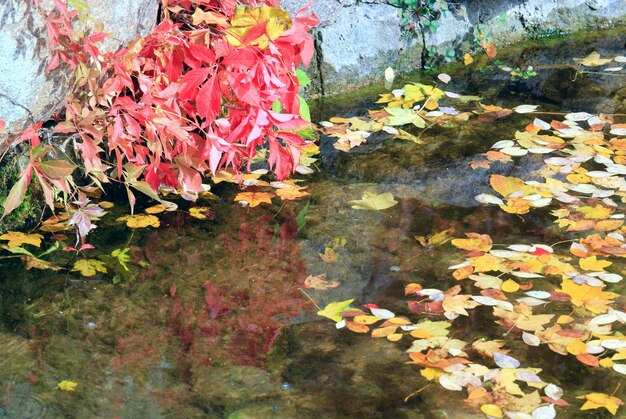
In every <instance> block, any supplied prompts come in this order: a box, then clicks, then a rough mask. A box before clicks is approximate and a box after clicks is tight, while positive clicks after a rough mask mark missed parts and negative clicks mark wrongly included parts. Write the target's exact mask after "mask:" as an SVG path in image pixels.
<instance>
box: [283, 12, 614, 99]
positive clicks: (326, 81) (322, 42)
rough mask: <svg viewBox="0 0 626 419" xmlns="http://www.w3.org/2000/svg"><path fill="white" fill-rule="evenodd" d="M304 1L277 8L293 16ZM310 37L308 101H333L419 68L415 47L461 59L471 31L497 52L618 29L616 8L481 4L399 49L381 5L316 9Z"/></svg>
mask: <svg viewBox="0 0 626 419" xmlns="http://www.w3.org/2000/svg"><path fill="white" fill-rule="evenodd" d="M307 1H308V0H283V2H282V5H283V7H285V8H286V9H287V10H289V11H290V12H295V11H296V10H298V9H299V8H300V7H302V6H303V5H304V4H306V3H307ZM311 9H312V10H313V11H314V12H315V13H316V14H317V15H318V17H319V18H320V24H319V25H318V27H317V28H315V29H314V31H313V35H314V37H315V43H316V57H315V58H314V62H313V64H312V66H311V67H312V68H311V69H310V71H309V73H310V75H311V76H312V79H313V81H312V84H311V87H310V88H309V91H308V92H307V93H309V95H313V96H315V95H326V96H327V95H333V94H336V93H339V92H345V91H347V90H353V89H355V88H357V87H361V86H364V85H367V84H371V83H373V82H382V79H383V72H384V69H385V68H386V67H387V66H392V67H393V68H394V69H395V70H396V72H398V73H406V72H410V71H414V70H418V69H419V68H420V67H421V66H422V65H423V60H422V52H423V47H427V48H430V47H434V48H435V49H436V50H437V51H443V50H444V49H452V50H455V51H456V52H467V51H468V50H469V48H470V43H469V42H468V41H470V40H472V39H473V32H474V31H475V30H476V28H477V25H478V24H482V25H483V27H484V28H487V33H485V35H487V36H490V37H491V38H493V39H494V40H495V41H496V43H497V45H498V46H502V45H507V44H512V43H516V42H519V41H522V40H523V39H526V38H532V37H541V36H546V35H553V34H558V33H563V32H568V33H569V32H574V31H578V30H584V29H595V28H598V27H606V26H612V25H615V24H620V23H624V22H625V21H626V7H624V2H623V0H547V1H545V0H506V1H502V0H485V1H480V2H476V1H469V0H465V1H462V2H458V4H457V5H455V6H454V8H453V9H454V10H451V11H449V12H447V13H445V14H444V15H442V16H441V18H440V19H439V24H440V26H439V28H438V29H437V30H436V31H435V32H434V33H431V32H429V31H425V32H424V33H422V34H420V35H418V37H417V39H412V40H409V41H401V40H400V36H401V34H402V29H401V28H400V16H399V14H398V9H397V8H395V7H392V6H391V5H389V4H387V2H386V1H383V0H369V1H368V0H327V1H318V2H315V3H314V4H313V6H312V7H311Z"/></svg>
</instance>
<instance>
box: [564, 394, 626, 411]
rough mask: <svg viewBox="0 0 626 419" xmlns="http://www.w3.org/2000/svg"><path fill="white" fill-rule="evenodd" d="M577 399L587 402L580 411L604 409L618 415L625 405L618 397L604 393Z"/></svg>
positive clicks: (585, 395)
mask: <svg viewBox="0 0 626 419" xmlns="http://www.w3.org/2000/svg"><path fill="white" fill-rule="evenodd" d="M576 398H577V399H584V400H586V402H585V404H583V406H582V407H581V408H580V410H590V409H599V408H601V407H604V408H605V409H606V410H608V411H609V412H611V414H613V415H615V414H617V409H619V407H620V406H621V405H623V404H624V402H622V401H621V400H620V399H618V398H617V397H614V396H609V395H608V394H604V393H589V394H583V395H582V396H578V397H576Z"/></svg>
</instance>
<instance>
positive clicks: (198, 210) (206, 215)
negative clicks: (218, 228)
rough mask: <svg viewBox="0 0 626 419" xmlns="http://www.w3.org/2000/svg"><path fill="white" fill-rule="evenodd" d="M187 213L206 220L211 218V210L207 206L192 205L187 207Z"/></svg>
mask: <svg viewBox="0 0 626 419" xmlns="http://www.w3.org/2000/svg"><path fill="white" fill-rule="evenodd" d="M189 215H191V216H192V217H193V218H197V219H198V220H208V219H210V218H213V211H212V210H211V208H209V207H192V208H189Z"/></svg>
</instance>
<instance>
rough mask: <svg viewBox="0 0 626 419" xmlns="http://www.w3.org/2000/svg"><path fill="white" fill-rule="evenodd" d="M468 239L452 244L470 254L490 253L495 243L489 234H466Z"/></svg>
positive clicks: (456, 240)
mask: <svg viewBox="0 0 626 419" xmlns="http://www.w3.org/2000/svg"><path fill="white" fill-rule="evenodd" d="M465 235H466V236H467V239H454V240H452V244H453V245H454V246H456V247H458V248H459V249H463V250H467V251H470V252H473V251H479V252H488V251H489V250H490V249H491V245H492V244H493V242H492V241H491V237H489V235H488V234H478V233H466V234H465Z"/></svg>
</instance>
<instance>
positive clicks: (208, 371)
mask: <svg viewBox="0 0 626 419" xmlns="http://www.w3.org/2000/svg"><path fill="white" fill-rule="evenodd" d="M624 35H625V33H624V32H620V31H616V32H611V33H607V34H605V35H603V36H602V37H600V36H595V37H593V36H592V37H588V38H583V39H578V40H571V41H568V40H553V41H550V42H549V43H547V44H545V45H537V46H530V47H526V48H522V49H518V50H513V51H512V52H510V53H509V55H505V58H506V59H507V60H510V61H511V62H515V60H517V61H519V62H525V63H533V64H534V65H535V66H549V65H552V64H559V63H563V62H570V60H571V57H573V56H577V57H582V56H585V55H587V54H588V53H589V52H591V51H594V50H597V51H598V52H600V53H601V54H603V55H616V54H623V53H624V44H623V42H624ZM505 58H503V59H505ZM450 74H453V81H452V82H451V83H450V86H449V89H450V90H454V91H459V92H462V93H464V94H475V95H480V96H482V97H484V98H485V100H488V101H489V103H492V104H494V105H499V106H506V107H513V106H516V105H519V104H524V103H532V104H538V105H541V106H542V109H543V110H545V111H565V112H569V111H586V112H590V113H598V112H609V113H624V111H626V105H625V102H624V98H626V90H625V88H624V84H623V78H620V77H610V76H603V75H596V74H586V75H584V76H582V77H578V78H577V79H575V80H573V79H572V77H573V74H572V71H571V70H569V69H545V70H542V71H540V74H539V76H537V77H535V78H532V79H529V80H522V81H517V82H512V81H511V80H510V79H509V78H508V77H507V76H505V75H503V74H502V72H498V70H485V71H483V72H471V71H469V70H467V69H464V68H459V69H457V70H456V71H450ZM433 78H434V75H424V74H418V75H414V76H412V78H411V80H419V81H422V82H424V83H428V82H431V81H432V80H433ZM381 91H382V87H377V88H376V89H368V90H366V91H362V92H360V93H358V94H356V95H351V96H349V97H345V98H339V99H333V100H329V101H325V102H321V103H318V104H317V106H316V108H315V109H314V119H315V120H324V119H328V118H330V117H332V116H336V115H339V116H342V117H351V116H355V115H356V116H359V115H363V114H365V113H366V110H367V109H376V108H378V107H379V106H378V105H375V104H374V102H375V100H376V98H377V94H378V93H380V92H381ZM528 122H529V117H528V116H527V115H514V116H512V117H510V118H505V119H502V120H497V121H493V122H492V123H486V124H477V125H470V124H466V125H459V126H458V127H454V128H446V129H443V128H433V129H431V130H429V131H427V132H425V133H424V134H423V135H422V137H421V140H422V141H423V144H415V143H411V142H403V141H397V140H390V139H389V138H387V137H385V136H384V135H380V136H378V137H373V138H371V139H369V140H368V143H367V144H365V145H364V146H362V147H360V148H356V149H353V150H352V151H351V152H350V153H343V152H338V151H336V150H334V149H333V148H332V144H331V138H329V137H322V139H321V149H322V155H321V157H320V161H319V166H320V169H321V171H320V172H319V173H316V174H314V175H312V176H311V177H310V179H308V181H307V182H308V184H309V185H310V186H309V188H310V190H311V193H312V195H311V197H310V200H308V202H307V201H300V202H295V203H288V204H285V205H284V206H281V205H279V204H274V205H268V206H262V207H258V208H243V207H240V206H239V205H235V204H233V202H232V197H233V196H234V193H235V190H234V188H232V187H230V186H223V184H220V185H217V186H216V187H215V188H214V190H213V192H214V193H215V195H216V196H215V197H214V198H213V199H210V200H206V201H204V202H202V203H203V204H204V205H207V206H209V207H211V209H212V211H213V213H212V216H211V217H210V219H208V220H197V219H194V218H191V217H190V216H189V214H188V213H187V212H186V211H184V209H185V208H184V204H181V210H180V211H177V212H173V213H166V214H164V215H160V218H161V226H160V227H159V228H156V229H154V228H148V229H143V230H130V229H128V228H126V227H125V226H124V225H123V224H121V223H116V222H115V218H116V216H120V215H124V214H125V213H126V212H127V208H125V207H124V203H123V201H122V200H116V207H115V208H114V209H112V210H111V211H110V212H111V214H109V215H107V216H106V217H105V218H103V220H101V221H100V222H98V224H99V228H98V229H97V230H96V231H95V232H94V233H93V235H92V238H91V240H92V242H93V244H94V245H95V246H96V250H89V251H87V255H88V256H89V257H91V258H96V259H100V260H102V261H103V262H105V263H107V266H109V267H110V268H109V269H110V272H108V273H107V274H98V275H96V276H94V277H92V278H90V279H85V278H83V277H81V276H80V275H78V274H77V273H67V272H63V273H60V272H52V271H40V270H36V269H33V270H28V271H27V270H25V269H24V268H23V265H22V263H21V262H20V260H19V259H15V258H5V259H0V272H1V273H2V274H1V275H2V279H1V286H0V417H7V418H40V417H41V418H59V417H67V418H71V417H76V418H90V417H102V418H107V417H108V418H114V417H120V418H127V419H130V418H146V417H150V418H158V417H171V418H194V417H198V418H199V417H229V418H257V417H282V418H307V417H311V418H319V417H394V418H430V417H434V418H439V417H441V418H444V417H447V418H468V417H474V416H475V417H483V416H484V415H483V414H481V413H480V412H478V411H477V410H473V409H470V408H469V407H466V406H465V405H463V404H461V403H458V402H457V401H458V400H460V399H461V398H462V397H461V396H460V395H458V394H455V392H450V391H445V390H443V389H442V388H441V387H438V386H437V385H436V384H435V385H428V381H426V380H425V379H424V378H423V377H422V376H421V375H420V374H419V372H418V370H419V369H418V368H416V367H415V366H413V365H407V364H406V361H407V360H408V359H407V356H406V353H405V350H406V349H407V347H408V343H406V344H405V343H402V342H395V343H394V342H388V341H386V340H385V339H372V338H371V337H370V336H367V335H358V334H354V333H351V332H349V331H347V330H345V329H343V330H336V329H335V326H334V324H333V323H332V322H330V321H328V320H327V319H323V318H321V317H319V316H316V315H315V312H316V311H317V310H318V309H317V308H316V306H315V305H317V306H319V307H324V306H325V305H326V304H328V303H331V302H333V301H340V300H346V299H351V298H354V299H356V300H357V301H358V302H360V303H376V304H378V305H380V306H381V307H385V308H389V309H392V310H395V311H397V312H398V313H403V312H406V311H407V309H406V299H405V297H404V295H403V294H404V292H403V290H404V287H405V285H407V284H408V283H411V282H417V283H420V284H421V285H423V287H424V288H441V289H447V288H449V287H451V286H453V285H455V284H456V283H457V281H456V280H455V279H454V278H452V277H451V275H450V271H449V270H448V266H449V265H451V264H454V263H458V262H459V261H460V260H462V257H461V254H460V253H459V252H458V251H457V249H453V248H452V247H451V246H441V247H432V248H427V249H423V248H420V247H418V246H417V245H416V241H415V239H414V236H424V235H428V234H432V233H436V232H439V231H442V230H446V229H453V230H454V231H455V235H456V236H462V235H463V233H464V232H469V231H477V232H480V233H484V234H489V235H490V236H491V237H492V238H493V241H494V243H554V242H557V241H559V240H562V239H563V233H562V231H560V230H559V229H558V228H556V227H555V226H554V225H553V224H552V223H551V222H550V221H549V217H548V211H547V210H541V209H539V210H536V211H534V212H532V213H531V214H529V215H527V216H524V218H521V217H519V216H516V215H514V214H507V213H504V212H503V211H501V210H500V209H499V208H497V207H487V206H479V205H478V203H477V202H476V201H475V200H474V196H475V195H477V194H480V193H483V192H487V191H488V190H489V189H490V187H489V180H488V179H489V176H490V175H491V174H493V173H500V174H505V175H520V176H521V175H524V176H525V178H530V177H532V176H533V171H534V170H536V169H537V168H538V167H539V166H538V162H537V161H536V160H533V159H532V158H526V159H521V160H519V161H517V162H516V163H509V164H495V165H493V166H492V167H491V168H490V169H489V170H473V169H472V168H471V167H470V166H469V162H470V161H471V160H473V159H475V155H477V154H479V153H482V152H485V151H486V150H488V149H489V147H490V146H491V145H492V144H493V143H494V142H496V141H498V140H502V139H508V138H510V137H512V136H513V135H514V133H515V131H516V130H520V129H522V130H523V127H524V126H525V125H526V124H527V123H528ZM364 191H378V192H379V193H380V192H386V191H389V192H392V193H393V195H394V196H395V197H396V199H398V201H399V204H398V205H396V206H395V207H392V208H390V209H389V210H386V211H385V212H384V213H383V212H374V211H356V210H354V209H352V208H351V207H350V206H349V205H348V204H347V201H349V200H354V199H359V198H360V197H361V195H362V193H363V192H364ZM146 205H149V204H146ZM305 205H308V207H307V210H306V224H305V225H304V227H302V228H299V226H298V220H297V216H298V214H299V213H300V214H303V213H302V212H301V211H303V209H304V207H305ZM138 210H139V211H140V210H142V207H140V208H138ZM333 243H334V244H335V245H334V247H335V250H336V253H337V261H336V262H334V263H327V262H324V261H323V260H321V258H320V256H319V254H320V253H323V252H324V249H325V248H326V247H328V246H330V245H333ZM337 243H340V245H337ZM49 244H50V243H48V244H47V245H49ZM68 244H71V243H68ZM44 246H45V245H44ZM123 248H129V249H130V250H129V256H130V261H129V262H128V268H129V269H128V270H126V269H125V268H124V267H123V266H122V265H120V264H119V263H117V264H116V261H115V259H114V258H113V257H112V256H110V253H111V252H112V251H114V250H115V249H123ZM61 253H62V254H61ZM72 255H73V254H72V253H70V252H55V253H54V254H52V256H51V260H52V261H54V262H56V263H58V264H61V265H66V266H71V264H72V263H73V261H74V260H73V259H72V258H73V257H74V256H72ZM622 268H623V266H622ZM322 273H326V274H327V278H328V279H330V280H336V281H339V283H340V285H339V286H338V287H336V288H332V289H329V290H323V291H322V290H315V289H307V290H306V291H305V292H306V293H305V292H303V291H302V290H301V288H302V287H303V284H304V281H305V278H306V277H307V276H308V275H319V274H322ZM114 275H115V276H116V280H115V281H114V282H115V283H112V280H111V278H112V277H113V276H114ZM621 291H622V292H623V288H622V289H621ZM562 314H567V313H566V312H564V313H562ZM487 316H488V312H487V311H486V310H481V309H477V310H474V311H473V312H472V314H471V315H470V316H468V317H467V318H462V319H459V320H457V321H455V323H454V326H453V334H454V337H455V338H457V339H468V340H470V339H476V338H479V337H485V338H487V339H496V338H499V339H502V338H503V336H506V330H505V329H503V328H500V327H496V325H495V324H494V323H493V322H492V321H490V320H489V319H488V318H487ZM510 349H512V350H513V351H514V353H515V354H516V356H517V357H518V358H519V359H520V360H523V361H526V360H530V361H532V364H533V365H541V367H542V368H544V371H543V373H542V374H543V375H542V377H544V378H546V379H550V380H552V381H551V382H555V383H558V384H559V385H561V386H563V387H566V388H567V389H568V390H570V391H573V394H578V393H580V392H583V391H592V390H595V391H606V389H609V388H614V387H615V386H616V384H618V383H619V381H620V380H619V378H617V377H616V376H615V374H613V375H607V374H606V373H604V372H603V371H597V372H596V371H595V370H590V369H589V368H586V367H585V366H583V365H582V364H580V363H578V362H576V361H575V360H574V361H572V360H571V358H570V359H568V358H567V357H564V356H561V355H558V354H556V353H554V352H551V351H548V350H546V349H541V348H528V347H525V346H523V344H521V343H520V342H519V341H512V343H511V346H510ZM63 380H70V381H73V382H76V383H78V386H77V388H76V390H75V391H72V392H65V391H60V390H59V389H58V388H56V387H57V384H58V383H59V382H61V381H63ZM624 387H626V386H623V385H622V387H621V389H619V390H618V392H617V393H616V395H617V396H620V395H621V396H622V398H623V396H624V394H625V393H624ZM418 389H419V390H421V391H419V392H416V390H418ZM414 392H416V393H415V394H414V395H413V396H412V397H409V398H408V399H406V398H407V396H409V395H412V394H413V393H414ZM568 400H570V401H572V400H571V399H568ZM559 409H560V410H559V414H560V415H563V417H576V416H577V415H578V416H580V417H604V416H606V415H605V413H606V412H604V413H603V412H602V411H592V413H589V411H587V412H579V411H578V407H576V406H574V407H572V408H569V409H567V408H559ZM620 412H621V411H620Z"/></svg>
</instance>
